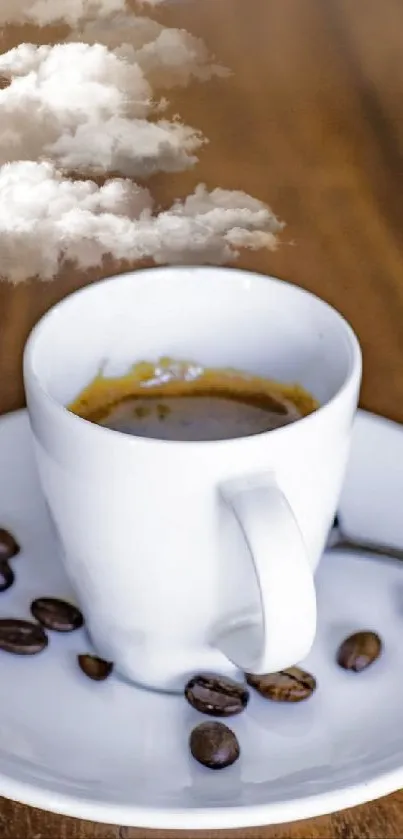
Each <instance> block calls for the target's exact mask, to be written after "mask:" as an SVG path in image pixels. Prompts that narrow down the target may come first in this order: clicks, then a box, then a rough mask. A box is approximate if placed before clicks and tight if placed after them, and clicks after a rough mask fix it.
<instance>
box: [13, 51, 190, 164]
mask: <svg viewBox="0 0 403 839" xmlns="http://www.w3.org/2000/svg"><path fill="white" fill-rule="evenodd" d="M0 75H2V76H4V77H6V78H8V79H9V80H10V84H9V86H8V87H6V88H4V89H3V90H0V124H1V126H2V130H1V132H0V164H1V163H5V162H9V161H14V160H36V159H41V158H50V159H51V160H53V161H55V163H56V164H57V165H58V166H59V167H61V168H64V169H66V170H74V171H77V172H79V173H80V172H81V173H82V172H84V173H89V172H92V173H104V172H108V171H112V172H114V171H115V172H119V174H122V175H125V176H128V177H144V176H147V175H149V174H151V173H153V172H156V171H164V172H176V171H180V170H183V169H186V168H188V167H189V166H192V165H193V164H194V163H195V162H196V160H197V158H196V156H195V152H196V151H197V150H198V149H199V147H200V146H201V144H202V142H203V139H202V137H201V135H200V133H199V132H198V131H196V130H195V129H193V128H190V127H188V126H185V125H183V124H182V123H181V122H179V120H174V121H169V120H166V119H155V114H156V111H157V106H156V103H155V102H153V99H152V89H151V86H150V84H149V82H148V81H147V79H146V77H145V75H144V73H143V71H142V69H141V67H140V66H139V64H138V63H137V61H136V60H135V58H134V57H133V56H132V59H130V56H126V57H125V58H123V57H119V56H118V55H116V54H115V53H114V52H113V51H111V50H108V49H107V47H105V46H104V45H101V44H93V45H88V44H83V43H67V44H56V45H55V46H35V45H33V44H21V45H20V46H18V47H16V48H15V49H12V50H10V51H9V52H7V53H4V54H3V55H0ZM150 117H152V118H153V119H152V120H151V119H150ZM3 126H4V127H3Z"/></svg>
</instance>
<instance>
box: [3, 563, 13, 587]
mask: <svg viewBox="0 0 403 839" xmlns="http://www.w3.org/2000/svg"><path fill="white" fill-rule="evenodd" d="M14 580H15V575H14V571H13V569H12V568H10V566H9V564H8V562H1V561H0V591H7V589H8V588H10V586H12V584H13V582H14Z"/></svg>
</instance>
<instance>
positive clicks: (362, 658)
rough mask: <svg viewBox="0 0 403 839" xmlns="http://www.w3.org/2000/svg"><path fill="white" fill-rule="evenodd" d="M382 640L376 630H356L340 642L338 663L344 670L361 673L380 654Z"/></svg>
mask: <svg viewBox="0 0 403 839" xmlns="http://www.w3.org/2000/svg"><path fill="white" fill-rule="evenodd" d="M381 650H382V641H381V639H380V637H379V635H377V634H376V632H369V631H367V630H365V631H362V632H355V633H354V635H350V636H349V637H348V638H346V639H345V641H343V643H342V644H340V647H339V649H338V651H337V663H338V664H340V667H343V668H344V670H354V672H355V673H360V671H361V670H365V669H366V668H367V667H369V665H370V664H372V663H373V662H374V661H376V659H377V658H378V657H379V656H380V654H381Z"/></svg>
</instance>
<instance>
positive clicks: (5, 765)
mask: <svg viewBox="0 0 403 839" xmlns="http://www.w3.org/2000/svg"><path fill="white" fill-rule="evenodd" d="M0 463H1V483H0V525H1V526H4V527H7V528H9V529H10V530H11V531H12V532H13V533H14V534H15V535H16V536H17V538H18V539H19V540H20V542H21V545H22V547H23V550H22V553H21V554H20V556H18V557H16V558H15V559H14V560H13V561H12V562H13V567H14V569H15V572H16V577H17V580H16V583H15V585H14V586H13V587H12V588H11V589H10V590H9V591H7V592H5V593H3V594H1V595H0V616H1V617H6V616H7V617H10V616H15V617H29V604H30V602H31V600H32V599H33V598H34V597H36V596H39V595H56V596H57V595H59V596H62V597H63V596H65V597H71V596H72V592H71V589H70V586H69V584H68V582H67V581H66V579H65V576H64V574H63V571H62V569H61V567H60V565H59V562H58V560H57V553H56V550H55V546H54V542H53V537H52V535H51V530H50V526H49V521H48V517H47V512H46V508H45V505H44V502H43V500H42V497H41V493H40V489H39V486H38V483H37V478H36V474H35V469H34V465H33V461H32V455H31V450H30V440H29V435H28V422H27V417H26V414H25V412H19V413H16V414H11V415H8V416H6V417H4V418H3V419H2V420H1V421H0ZM402 467H403V431H402V430H401V429H400V428H399V427H398V426H396V425H394V424H392V423H389V422H387V421H385V420H380V419H377V418H375V417H372V416H369V415H367V414H363V413H360V414H359V416H358V418H357V421H356V426H355V431H354V444H353V452H352V457H351V462H350V467H349V473H348V476H347V481H346V485H345V489H344V492H343V498H342V501H341V513H342V519H343V524H344V525H345V527H346V529H347V530H348V531H349V532H351V533H352V534H354V535H356V536H362V537H367V538H371V539H378V540H379V541H383V542H389V543H396V545H399V544H400V546H402V545H403V517H402V516H401V511H402V501H403V468H402ZM317 588H318V600H319V628H318V635H317V641H316V643H315V647H314V650H313V651H312V653H311V655H310V656H309V658H308V659H307V660H306V662H305V663H306V667H307V669H308V670H311V671H312V672H313V673H314V674H315V675H316V677H317V679H318V683H319V687H318V690H317V692H316V694H315V695H314V696H313V697H312V698H311V699H310V700H308V701H307V702H306V703H301V704H300V705H294V706H279V705H276V704H274V703H270V702H267V701H266V702H265V701H264V700H261V699H259V698H258V697H257V696H256V695H254V696H252V699H251V701H250V704H249V706H248V709H247V711H246V712H245V713H244V714H243V715H241V716H239V717H236V718H234V719H233V720H230V721H229V724H230V725H231V727H233V729H234V730H235V731H236V733H237V735H238V738H239V741H240V744H241V750H242V754H241V758H240V760H239V761H238V763H237V764H235V765H234V766H232V767H230V768H228V769H225V770H223V771H222V772H211V771H210V770H208V769H204V768H203V767H201V766H199V765H198V764H196V763H195V761H193V759H192V758H191V757H190V756H189V753H188V747H187V740H188V735H189V731H190V729H191V728H192V727H193V726H194V725H195V724H197V723H198V722H200V721H202V720H205V719H207V718H206V717H202V716H201V715H199V714H197V712H196V711H194V710H193V709H191V708H190V707H189V706H188V705H187V703H186V702H185V700H182V699H181V698H180V697H172V696H171V697H170V696H161V695H155V694H152V693H148V692H146V691H144V690H140V689H136V688H134V687H131V686H129V685H128V684H125V683H124V682H122V681H120V680H119V679H118V678H117V677H116V676H112V677H111V678H110V680H109V681H107V682H104V683H94V682H91V681H90V680H89V679H87V678H86V677H85V676H84V675H83V674H82V673H81V671H80V670H79V669H78V667H77V665H76V660H75V656H76V653H78V652H86V651H88V650H90V647H89V642H88V639H87V637H86V634H85V631H84V630H79V631H77V632H75V633H72V634H71V635H68V636H58V635H57V634H55V633H53V634H51V639H50V645H49V648H48V649H47V650H46V651H45V652H43V653H42V654H41V655H38V656H33V657H32V658H24V657H18V656H15V657H14V656H12V655H9V654H7V653H0V666H1V680H0V709H1V710H0V794H2V795H5V796H7V797H9V798H13V799H16V800H18V801H22V802H24V803H26V804H31V805H34V806H36V807H41V808H43V809H47V810H52V811H54V812H58V813H63V814H66V815H69V816H77V817H81V818H86V819H92V820H95V821H102V822H110V823H115V824H125V825H137V826H142V827H154V828H167V829H168V828H185V829H189V830H190V829H191V828H202V827H203V828H209V829H213V828H223V827H226V828H237V827H245V826H248V825H258V824H268V823H277V822H283V821H287V822H289V821H292V820H294V819H302V818H307V817H309V816H318V815H320V814H323V813H328V812H330V811H334V810H337V809H340V808H342V807H349V806H352V805H354V804H360V803H362V802H364V801H368V800H370V799H373V798H377V797H378V796H381V795H384V794H386V793H389V792H392V791H393V790H396V789H398V788H399V787H400V786H403V644H402V639H403V566H402V567H401V566H400V565H399V563H397V562H393V561H389V560H378V561H376V560H373V559H368V558H357V557H352V556H348V555H346V554H341V553H337V554H334V553H332V554H329V555H328V556H327V557H325V558H324V560H323V562H322V564H321V567H320V570H319V572H318V576H317ZM363 628H369V629H375V630H377V631H378V632H379V633H380V635H381V636H382V638H383V640H384V645H385V651H384V655H383V656H382V658H381V659H380V660H379V661H378V662H377V663H376V664H374V665H373V666H372V667H371V668H370V669H369V670H368V671H366V672H363V673H361V674H350V673H346V672H345V671H343V670H341V669H340V668H338V666H337V665H336V664H335V661H334V657H335V651H336V648H337V646H338V644H339V642H340V641H341V639H343V638H344V637H345V636H346V635H348V634H349V633H350V632H352V631H354V630H357V629H363Z"/></svg>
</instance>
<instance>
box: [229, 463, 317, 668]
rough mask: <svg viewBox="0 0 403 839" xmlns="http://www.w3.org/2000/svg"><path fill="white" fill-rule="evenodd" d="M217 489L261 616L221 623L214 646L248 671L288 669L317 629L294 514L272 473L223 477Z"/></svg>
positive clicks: (308, 572) (304, 554) (312, 591)
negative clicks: (254, 584)
mask: <svg viewBox="0 0 403 839" xmlns="http://www.w3.org/2000/svg"><path fill="white" fill-rule="evenodd" d="M219 490H220V493H221V496H222V498H223V499H224V501H225V502H226V503H227V504H228V505H229V507H230V508H231V510H232V512H233V513H234V515H235V517H236V519H237V521H238V523H239V525H240V528H241V530H242V532H243V535H244V537H245V540H246V543H247V546H248V548H249V551H250V554H251V558H252V561H253V565H254V570H255V574H256V577H257V580H258V584H259V589H260V600H261V615H260V616H259V619H256V615H255V616H254V617H253V618H248V619H242V618H240V619H239V620H236V621H234V622H233V624H232V625H230V626H228V625H227V626H225V627H223V628H222V630H221V631H220V632H219V634H218V636H217V637H215V639H214V646H216V647H218V649H219V650H220V651H221V652H223V653H224V654H225V655H226V656H227V658H229V659H230V661H232V662H233V663H234V664H235V665H236V666H237V667H238V668H239V669H241V670H243V671H245V672H248V673H257V674H258V673H273V672H276V671H277V670H281V669H283V668H285V667H291V666H292V665H294V664H296V663H297V662H298V661H300V660H301V659H303V658H304V657H305V656H306V655H307V653H308V652H309V650H310V648H311V646H312V643H313V640H314V637H315V630H316V597H315V587H314V581H313V574H312V571H311V569H310V566H309V561H308V556H307V551H306V548H305V545H304V542H303V538H302V535H301V532H300V530H299V527H298V525H297V522H296V520H295V517H294V514H293V512H292V510H291V508H290V505H289V504H288V502H287V500H286V498H285V497H284V495H283V493H282V492H281V490H280V488H279V486H278V485H277V483H276V481H275V478H274V476H273V474H272V473H259V474H257V475H250V476H244V477H241V478H236V479H233V480H230V481H226V482H224V483H222V484H221V485H220V487H219Z"/></svg>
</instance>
